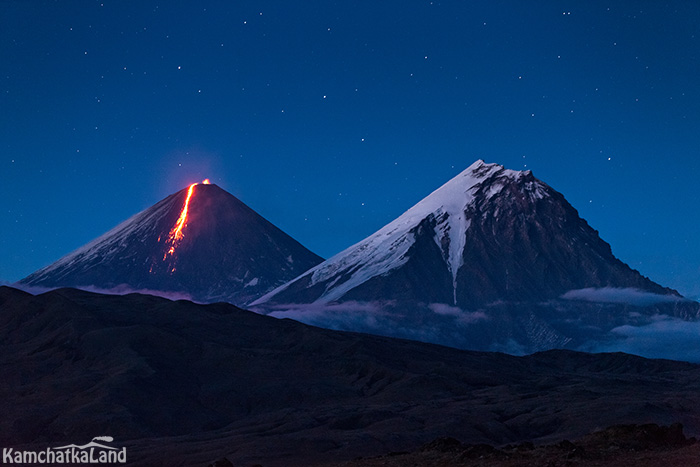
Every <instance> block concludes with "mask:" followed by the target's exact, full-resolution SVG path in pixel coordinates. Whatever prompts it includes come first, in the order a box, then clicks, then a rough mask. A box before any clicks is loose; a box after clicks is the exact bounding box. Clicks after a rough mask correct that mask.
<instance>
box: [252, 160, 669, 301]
mask: <svg viewBox="0 0 700 467" xmlns="http://www.w3.org/2000/svg"><path fill="white" fill-rule="evenodd" d="M588 287H621V288H626V287H632V288H637V289H640V290H644V291H647V292H652V293H656V294H661V295H672V296H679V295H678V293H677V292H675V291H673V290H671V289H668V288H664V287H662V286H660V285H658V284H656V283H654V282H652V281H651V280H649V279H648V278H646V277H643V276H642V275H641V274H639V272H637V271H635V270H633V269H631V268H630V267H629V266H627V265H626V264H624V263H623V262H622V261H620V260H619V259H617V258H616V257H615V256H614V255H613V253H612V250H611V249H610V245H608V244H607V243H606V242H605V241H603V240H602V239H601V238H600V237H599V235H598V232H597V231H596V230H594V229H593V228H591V227H590V226H589V225H588V223H587V222H586V221H585V220H584V219H582V218H581V217H580V216H579V214H578V212H577V211H576V209H574V207H573V206H571V204H569V203H568V202H567V201H566V199H565V198H564V196H563V195H562V194H561V193H559V192H557V191H556V190H554V189H553V188H551V187H550V186H549V185H547V184H546V183H544V182H542V181H541V180H538V179H537V178H535V177H534V176H533V174H532V172H530V171H514V170H508V169H506V168H504V167H503V166H501V165H498V164H486V163H484V162H483V161H477V162H475V163H474V164H472V165H471V166H470V167H468V168H467V169H466V170H464V171H463V172H462V173H461V174H459V175H457V176H456V177H454V178H453V179H452V180H450V181H448V182H447V183H445V184H444V185H443V186H442V187H440V188H438V189H437V190H435V191H434V192H433V193H431V194H430V195H429V196H427V197H426V198H424V199H423V200H421V201H420V202H419V203H417V204H416V205H415V206H413V207H412V208H411V209H409V210H408V211H406V212H405V213H404V214H402V215H401V216H399V217H398V218H397V219H395V220H394V221H392V222H391V223H389V224H388V225H386V226H384V227H383V228H382V229H380V230H379V231H377V232H376V233H374V234H373V235H371V236H369V237H367V238H366V239H364V240H362V241H360V242H359V243H357V244H355V245H353V246H351V247H350V248H348V249H347V250H345V251H343V252H341V253H338V254H337V255H335V256H333V257H332V258H329V259H328V260H326V261H324V262H323V263H321V264H319V265H318V266H316V267H314V268H313V269H311V270H310V271H308V272H306V273H305V274H304V275H302V276H301V277H298V278H296V279H295V280H293V281H291V282H289V283H288V284H285V285H284V286H282V287H279V288H278V289H276V290H275V291H273V292H272V293H270V294H268V295H266V296H265V297H263V298H261V299H260V300H259V301H258V302H257V303H260V304H266V303H283V304H284V303H312V302H315V301H317V300H321V301H350V300H359V301H365V302H368V301H381V300H412V301H415V302H423V303H443V304H449V305H454V306H458V307H461V308H462V309H475V308H477V307H480V306H484V305H488V304H490V303H493V302H496V301H515V302H533V303H536V302H538V301H545V300H551V299H556V298H558V297H559V296H561V295H562V294H564V293H565V292H567V291H570V290H574V289H583V288H588Z"/></svg>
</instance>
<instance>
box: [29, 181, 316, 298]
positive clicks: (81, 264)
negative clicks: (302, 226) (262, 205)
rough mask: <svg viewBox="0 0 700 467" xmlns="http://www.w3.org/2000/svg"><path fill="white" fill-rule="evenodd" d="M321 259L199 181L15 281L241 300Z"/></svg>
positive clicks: (226, 195)
mask: <svg viewBox="0 0 700 467" xmlns="http://www.w3.org/2000/svg"><path fill="white" fill-rule="evenodd" d="M320 261H321V258H319V257H318V256H317V255H315V254H313V253H312V252H310V251H309V250H307V249H306V248H304V247H303V246H302V245H301V244H299V243H298V242H297V241H296V240H294V239H292V238H291V237H289V236H288V235H287V234H285V233H284V232H282V231H281V230H280V229H278V228H277V227H275V226H274V225H272V224H271V223H270V222H268V221H267V220H266V219H264V218H263V217H261V216H260V215H259V214H257V213H256V212H255V211H253V210H252V209H251V208H250V207H248V206H246V205H245V204H244V203H242V202H241V201H240V200H238V199H237V198H236V197H234V196H233V195H231V194H230V193H227V192H226V191H224V190H222V189H221V188H219V187H218V186H216V185H211V184H206V183H205V184H194V185H191V186H190V187H188V188H185V189H183V190H180V191H179V192H177V193H175V194H173V195H170V196H168V197H167V198H165V199H163V200H162V201H160V202H158V203H156V204H155V205H153V206H152V207H150V208H148V209H146V210H144V211H142V212H140V213H138V214H136V215H134V216H132V217H131V218H129V219H127V220H126V221H124V222H122V223H121V224H119V225H117V226H116V227H115V228H113V229H111V230H110V231H109V232H107V233H105V234H104V235H101V236H100V237H98V238H96V239H95V240H93V241H91V242H89V243H88V244H86V245H85V246H83V247H80V248H78V249H77V250H75V251H73V252H71V253H69V254H67V255H66V256H64V257H63V258H61V259H59V260H58V261H56V262H55V263H53V264H51V265H49V266H47V267H45V268H43V269H40V270H39V271H36V272H35V273H33V274H31V275H30V276H28V277H26V278H25V279H23V280H22V281H20V283H21V284H25V285H30V286H40V287H63V286H68V287H89V288H96V289H101V290H115V289H119V290H124V289H132V290H151V291H160V292H175V293H178V294H185V295H187V296H189V297H191V298H193V299H195V300H197V301H202V302H212V301H230V302H232V303H234V304H238V305H245V304H247V303H249V302H250V301H252V300H254V299H256V298H258V297H260V296H261V295H263V294H264V293H266V292H268V291H270V290H271V289H273V288H275V287H277V286H278V285H280V284H283V283H284V282H286V281H288V280H290V279H292V278H294V277H295V276H297V275H299V274H300V273H302V272H304V271H306V270H308V269H309V268H310V267H312V266H315V265H316V264H318V263H319V262H320Z"/></svg>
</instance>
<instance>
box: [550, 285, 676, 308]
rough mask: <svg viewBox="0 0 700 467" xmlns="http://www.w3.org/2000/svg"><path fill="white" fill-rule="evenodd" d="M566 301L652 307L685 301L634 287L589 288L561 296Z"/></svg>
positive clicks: (570, 291) (673, 296) (571, 291)
mask: <svg viewBox="0 0 700 467" xmlns="http://www.w3.org/2000/svg"><path fill="white" fill-rule="evenodd" d="M561 298H563V299H564V300H580V301H584V302H595V303H621V304H628V305H634V306H651V305H658V304H659V303H670V302H679V301H683V300H684V299H683V298H681V297H678V296H675V295H660V294H655V293H651V292H644V291H642V290H639V289H635V288H632V287H626V288H616V287H602V288H592V287H591V288H587V289H577V290H569V291H568V292H566V293H565V294H564V295H562V296H561Z"/></svg>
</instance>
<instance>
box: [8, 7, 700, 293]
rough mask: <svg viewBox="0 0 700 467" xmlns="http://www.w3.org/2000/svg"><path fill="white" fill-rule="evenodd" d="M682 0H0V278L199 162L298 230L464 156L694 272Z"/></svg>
mask: <svg viewBox="0 0 700 467" xmlns="http://www.w3.org/2000/svg"><path fill="white" fill-rule="evenodd" d="M698 36H700V4H699V3H698V2H697V1H696V0H688V1H683V0H678V1H673V2H670V1H669V2H664V1H659V0H647V1H634V2H630V1H624V0H619V1H617V2H599V1H585V2H583V1H539V0H538V1H534V0H533V1H516V0H513V1H488V2H486V1H484V2H476V1H457V0H454V1H442V2H440V1H417V0H413V1H411V0H401V1H398V0H395V1H381V2H378V1H353V2H348V1H342V2H341V1H329V0H311V1H303V2H294V1H289V0H277V1H248V2H240V1H196V2H195V1H189V2H185V1H182V2H150V1H144V0H139V1H136V0H119V1H116V0H111V1H110V0H104V1H87V0H85V1H52V2H48V1H30V0H25V1H20V0H3V1H0V154H1V157H0V195H1V196H2V200H3V207H2V210H1V211H0V212H1V213H2V214H0V280H4V281H10V282H11V281H15V280H18V279H20V278H22V277H24V276H25V275H27V274H29V273H31V272H32V271H34V270H36V269H38V268H40V267H42V266H45V265H47V264H49V263H51V262H53V261H55V260H56V259H58V258H59V257H61V256H63V255H64V254H66V253H68V252H70V251H72V250H73V249H75V248H77V247H79V246H81V245H83V244H84V243H86V242H88V241H89V240H91V239H93V238H95V237H96V236H98V235H100V234H102V233H104V232H105V231H107V230H108V229H110V228H111V227H113V226H115V225H116V224H117V223H119V222H121V221H123V220H125V219H126V218H128V217H129V216H131V215H133V214H135V213H136V212H139V211H141V210H142V209H145V208H147V207H149V206H151V205H152V204H154V203H156V202H157V201H159V200H160V199H162V198H164V197H165V196H167V195H169V194H171V193H173V192H175V191H177V190H179V189H181V188H184V187H185V186H187V185H188V184H189V183H192V182H196V181H200V180H202V179H203V178H207V177H208V178H210V179H211V180H212V183H216V184H218V185H219V186H221V187H222V188H224V189H225V190H227V191H229V192H230V193H232V194H234V195H236V196H237V197H238V198H240V199H241V200H242V201H244V202H245V203H246V204H248V205H249V206H251V207H252V208H253V209H255V210H256V211H258V212H259V213H260V214H262V215H263V216H264V217H266V218H267V219H268V220H270V221H271V222H273V223H274V224H275V225H277V226H278V227H280V228H282V229H283V230H284V231H286V232H287V233H289V234H290V235H292V236H293V237H294V238H296V239H297V240H299V241H300V242H301V243H302V244H304V245H305V246H307V247H308V248H310V249H311V250H312V251H314V252H315V253H317V254H319V255H321V256H324V257H329V256H331V255H333V254H335V253H337V252H338V251H340V250H342V249H344V248H345V247H347V246H350V245H351V244H353V243H355V242H357V241H359V240H361V239H362V238H364V237H365V236H367V235H369V234H371V233H373V232H374V231H376V230H377V229H379V228H380V227H382V226H383V225H384V224H386V223H387V222H389V221H391V220H392V219H394V218H395V217H397V216H398V215H400V214H401V213H402V212H404V211H405V210H406V209H408V208H409V207H411V206H412V205H413V204H414V203H416V202H417V201H419V200H420V199H421V198H423V197H424V196H426V195H428V194H429V193H430V192H431V191H433V190H434V189H436V188H437V187H439V186H440V185H442V184H443V183H444V182H446V181H447V180H449V179H450V178H452V177H453V176H454V175H456V174H457V173H459V172H461V171H462V170H464V169H465V168H466V167H467V166H469V165H470V164H471V163H472V162H473V161H474V160H476V159H479V158H481V159H484V160H486V161H487V162H497V163H500V164H503V165H505V166H506V167H508V168H512V169H532V170H533V172H534V174H535V176H537V177H538V178H540V179H542V180H543V181H545V182H547V183H548V184H549V185H551V186H552V187H553V188H555V189H556V190H558V191H560V192H561V193H563V194H564V196H566V198H567V199H568V200H569V202H571V204H573V206H574V207H576V208H577V209H578V210H579V212H580V214H581V215H582V217H584V218H585V219H586V220H587V221H588V222H589V223H590V224H591V225H592V226H593V227H594V228H595V229H597V230H599V231H600V233H601V236H602V238H603V239H604V240H606V241H607V242H609V243H610V244H611V246H612V249H613V252H614V253H615V254H616V255H617V256H618V257H619V258H620V259H622V260H623V261H625V262H627V263H628V264H629V265H630V266H632V267H633V268H635V269H638V270H639V271H641V272H642V273H643V274H645V275H647V276H649V277H651V278H652V279H653V280H655V281H657V282H660V283H661V284H663V285H666V286H670V287H674V288H677V289H678V290H680V291H681V293H684V294H686V295H689V296H698V295H700V238H699V236H698V232H700V215H698V206H700V185H699V184H698V183H697V179H698V174H699V173H700V37H698Z"/></svg>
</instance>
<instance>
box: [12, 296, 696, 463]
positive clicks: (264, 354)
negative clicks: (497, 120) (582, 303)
mask: <svg viewBox="0 0 700 467" xmlns="http://www.w3.org/2000/svg"><path fill="white" fill-rule="evenodd" d="M0 374H2V378H1V379H0V413H2V417H0V446H5V447H15V448H17V447H20V446H21V445H32V446H36V447H44V448H45V447H46V446H59V445H62V444H67V443H78V444H82V443H85V442H87V441H89V440H90V439H91V438H92V437H94V436H98V435H99V436H104V435H109V436H113V437H114V438H115V443H114V444H115V445H116V444H119V445H126V446H127V447H128V452H129V463H130V465H169V466H173V465H206V462H208V461H211V460H213V459H216V458H218V457H220V456H222V455H225V456H227V457H228V458H229V459H231V460H232V461H233V462H234V464H235V465H250V464H252V463H254V462H260V463H262V464H263V465H265V466H274V465H279V466H283V465H284V466H290V465H308V464H309V463H312V462H315V461H330V460H343V459H351V458H353V457H356V456H359V455H362V456H367V455H374V454H382V453H386V452H390V451H396V450H405V449H413V448H415V447H416V446H420V445H421V444H422V443H425V442H428V441H430V440H432V439H435V438H437V437H439V436H445V435H449V436H454V437H456V438H458V439H460V440H461V441H463V442H465V443H468V442H471V443H474V442H487V443H490V444H494V445H499V444H504V443H511V442H519V441H523V440H533V441H539V442H543V441H547V440H553V439H561V438H570V439H573V438H574V437H576V436H579V435H583V434H585V433H587V432H590V431H592V430H593V429H595V428H600V427H605V426H609V425H613V424H616V423H645V422H656V423H663V424H669V423H671V422H674V421H680V422H682V423H684V424H685V426H686V432H687V433H688V434H690V435H693V434H697V433H698V432H699V431H700V367H698V366H697V365H692V364H686V363H679V362H671V361H660V360H645V359H642V358H638V357H633V356H630V355H625V354H603V355H587V354H580V353H574V352H566V351H551V352H546V353H542V354H537V355H533V356H529V357H512V356H507V355H503V354H489V353H478V352H465V351H459V350H455V349H450V348H446V347H441V346H436V345H429V344H421V343H418V342H411V341H400V340H394V339H389V338H381V337H373V336H367V335H359V334H352V333H341V332H335V331H329V330H322V329H317V328H313V327H309V326H306V325H303V324H300V323H297V322H294V321H289V320H276V319H273V318H269V317H265V316H260V315H256V314H254V313H250V312H246V311H243V310H240V309H238V308H236V307H234V306H231V305H227V304H221V303H220V304H213V305H196V304H193V303H190V302H187V301H178V302H171V301H168V300H165V299H161V298H157V297H152V296H144V295H138V294H132V295H127V296H103V295H97V294H91V293H87V292H82V291H77V290H73V289H60V290H56V291H52V292H49V293H46V294H43V295H39V296H32V295H29V294H26V293H24V292H21V291H18V290H15V289H11V288H7V287H0Z"/></svg>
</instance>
